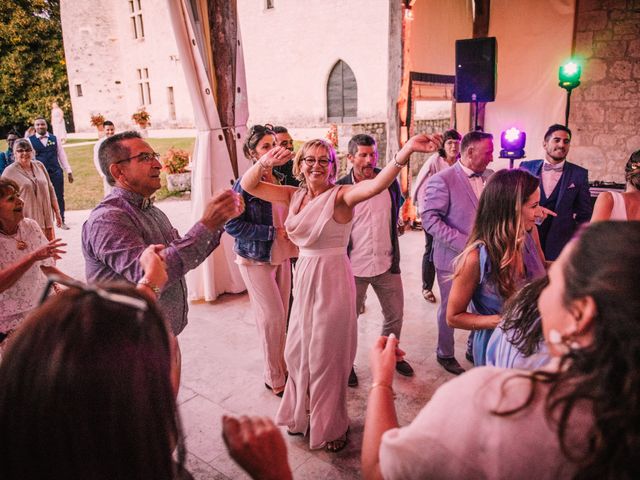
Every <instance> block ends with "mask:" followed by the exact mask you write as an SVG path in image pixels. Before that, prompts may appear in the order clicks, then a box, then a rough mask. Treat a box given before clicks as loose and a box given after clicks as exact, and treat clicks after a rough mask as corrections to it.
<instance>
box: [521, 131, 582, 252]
mask: <svg viewBox="0 0 640 480" xmlns="http://www.w3.org/2000/svg"><path fill="white" fill-rule="evenodd" d="M542 146H543V147H544V150H545V158H544V160H530V161H526V162H522V163H521V164H520V168H522V169H524V170H527V171H528V172H530V173H532V174H533V175H535V176H536V177H538V178H539V179H540V206H541V207H544V208H546V209H548V210H551V211H552V212H555V216H553V215H549V216H547V217H545V220H544V221H543V222H542V224H541V225H538V233H539V234H540V243H541V244H542V250H543V251H544V256H545V258H546V259H547V260H555V259H556V258H558V255H560V252H561V251H562V249H563V248H564V246H565V245H566V244H567V242H569V240H571V237H573V234H574V232H575V231H576V229H577V228H578V226H579V225H580V224H581V223H584V222H588V221H589V220H590V219H591V213H592V206H591V194H590V193H589V178H588V177H589V172H588V171H587V169H586V168H582V167H580V166H578V165H576V164H575V163H571V162H568V161H567V155H568V154H569V147H570V146H571V130H569V128H567V127H565V126H564V125H559V124H555V125H551V126H550V127H549V128H548V129H547V132H546V133H545V135H544V142H543V143H542Z"/></svg>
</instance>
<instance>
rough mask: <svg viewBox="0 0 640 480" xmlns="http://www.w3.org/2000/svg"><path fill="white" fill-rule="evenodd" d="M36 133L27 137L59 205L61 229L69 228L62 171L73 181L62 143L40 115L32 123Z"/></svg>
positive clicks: (70, 181)
mask: <svg viewBox="0 0 640 480" xmlns="http://www.w3.org/2000/svg"><path fill="white" fill-rule="evenodd" d="M33 126H34V128H35V129H36V134H35V135H32V136H30V137H29V141H30V142H31V146H32V147H33V149H34V150H35V152H36V160H38V161H39V162H42V163H43V164H44V167H45V168H46V169H47V173H48V174H49V178H50V179H51V183H52V184H53V189H54V190H55V192H56V198H57V199H58V205H59V206H60V215H61V216H62V227H61V228H62V229H63V230H69V227H67V224H66V223H65V221H64V173H63V169H64V171H65V172H67V179H68V180H69V183H73V174H72V173H71V166H70V165H69V162H68V160H67V154H66V153H65V151H64V148H62V144H61V143H60V142H59V141H58V139H57V138H56V136H55V135H51V134H50V133H49V132H48V131H47V130H48V128H49V127H48V125H47V121H46V120H45V119H44V118H42V117H40V118H37V119H36V120H35V122H34V123H33Z"/></svg>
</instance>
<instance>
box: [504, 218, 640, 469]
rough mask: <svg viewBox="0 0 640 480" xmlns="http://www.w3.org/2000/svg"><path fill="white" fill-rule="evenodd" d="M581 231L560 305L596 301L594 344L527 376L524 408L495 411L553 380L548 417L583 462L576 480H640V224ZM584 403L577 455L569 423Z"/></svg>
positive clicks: (568, 450)
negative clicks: (585, 427) (583, 434)
mask: <svg viewBox="0 0 640 480" xmlns="http://www.w3.org/2000/svg"><path fill="white" fill-rule="evenodd" d="M578 235H579V236H578V238H577V239H575V240H573V250H572V251H571V253H570V256H569V258H568V259H567V262H566V265H565V267H564V272H563V273H564V281H565V291H564V298H563V303H564V304H565V308H566V307H568V306H569V305H570V304H571V303H572V302H573V301H574V300H577V299H581V298H585V297H591V298H592V299H593V301H594V302H595V305H596V308H597V313H596V315H595V318H594V319H593V342H592V343H591V345H589V346H587V347H584V348H579V349H575V348H572V349H570V350H569V352H568V353H567V354H565V355H564V356H563V357H562V358H561V360H560V366H559V367H558V369H557V370H555V371H553V372H550V371H536V372H534V373H533V374H532V375H530V376H528V377H527V378H529V379H530V380H531V390H530V394H529V397H528V399H527V400H526V401H525V403H524V404H523V405H521V406H519V407H518V408H516V409H513V410H511V411H507V412H494V413H496V414H498V415H511V414H513V413H516V412H519V411H521V410H523V409H525V408H526V407H528V406H529V405H530V404H531V402H532V401H533V398H534V397H535V395H536V391H537V385H539V384H548V385H549V393H548V394H547V397H546V400H545V409H546V415H547V419H548V421H550V422H555V423H556V424H557V427H558V437H559V440H560V445H561V446H562V450H563V453H564V454H565V456H567V458H569V459H570V460H572V461H574V462H576V464H577V465H578V471H577V473H576V476H575V478H578V479H596V478H598V479H600V478H611V479H613V478H616V479H618V478H625V479H626V478H640V456H638V450H639V449H640V321H639V320H640V295H638V291H637V288H638V285H640V251H639V250H638V249H637V248H635V247H636V246H637V245H640V222H639V221H629V222H610V221H609V222H597V223H594V224H591V225H589V226H588V227H587V228H584V229H583V230H581V231H580V232H579V234H578ZM629 246H631V248H629ZM512 378H515V377H512ZM508 382H509V380H507V381H506V382H505V383H508ZM504 386H505V385H504V384H503V388H504ZM585 402H587V404H588V405H590V407H591V411H592V412H593V426H592V428H591V430H590V431H589V432H588V437H587V438H586V439H585V440H586V441H585V445H586V446H587V449H586V451H583V452H575V451H573V450H572V449H571V446H570V431H571V425H570V422H569V420H570V418H571V415H572V413H573V412H574V409H576V407H578V406H579V405H584V403H585Z"/></svg>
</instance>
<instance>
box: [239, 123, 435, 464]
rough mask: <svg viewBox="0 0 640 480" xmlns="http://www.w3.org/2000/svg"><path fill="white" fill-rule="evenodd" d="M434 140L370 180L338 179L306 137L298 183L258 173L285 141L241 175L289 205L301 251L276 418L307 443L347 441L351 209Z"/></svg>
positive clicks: (415, 144)
mask: <svg viewBox="0 0 640 480" xmlns="http://www.w3.org/2000/svg"><path fill="white" fill-rule="evenodd" d="M438 146H439V137H430V136H427V135H417V136H415V137H413V138H411V139H409V141H407V143H406V144H405V146H404V147H403V148H402V149H401V150H400V152H398V154H397V155H396V157H395V158H394V159H393V160H392V161H390V162H389V163H388V165H387V166H386V167H385V168H384V169H382V171H381V172H380V173H379V174H378V175H377V176H376V177H375V178H374V179H371V180H364V181H362V182H358V183H357V184H355V185H341V186H336V185H335V179H336V172H337V168H338V167H337V165H336V153H335V151H334V149H333V147H332V146H331V145H329V144H328V143H327V142H326V141H325V140H311V141H308V142H306V143H305V144H304V145H303V146H302V147H301V148H300V150H299V151H298V153H297V155H296V157H295V159H294V162H293V172H294V174H295V175H296V176H297V178H298V180H299V181H300V187H299V188H295V187H290V186H279V185H274V184H272V183H269V182H266V181H264V180H262V177H263V175H264V172H265V171H269V170H270V169H271V168H272V167H274V166H277V165H283V164H285V163H286V162H287V161H289V159H290V158H291V155H292V153H291V151H289V150H288V149H286V148H282V147H276V148H273V149H271V150H269V151H268V152H267V153H266V154H264V155H263V156H262V157H261V158H260V159H259V160H258V161H257V162H256V163H255V164H254V166H253V167H252V168H250V169H249V170H248V171H247V172H246V173H245V175H244V176H243V178H242V181H241V185H242V188H243V189H244V190H245V191H247V192H249V193H250V194H251V195H254V196H256V197H258V198H261V199H263V200H265V201H268V202H272V203H281V204H284V205H287V206H288V208H289V214H288V218H287V221H286V223H285V227H286V231H287V235H288V236H289V238H290V239H291V240H292V241H293V243H295V244H296V245H297V246H298V248H299V252H300V253H299V257H298V261H297V263H296V271H295V275H294V291H295V293H296V295H295V297H294V300H293V306H292V312H291V320H290V324H289V332H288V337H287V344H286V348H285V359H286V363H287V368H288V370H289V378H288V380H287V387H286V389H285V392H284V398H283V401H282V404H281V405H280V409H279V411H278V414H277V416H276V423H278V424H280V425H285V426H286V427H287V428H288V431H289V433H290V434H293V435H306V434H307V433H308V434H309V444H310V446H311V448H312V449H316V448H322V447H324V448H325V449H326V450H327V451H329V452H337V451H339V450H342V449H343V448H344V447H345V446H346V444H347V441H348V437H347V433H348V428H349V417H348V414H347V399H346V389H347V379H348V376H349V372H350V370H351V366H352V365H353V359H354V356H355V353H356V341H357V325H356V317H357V316H356V311H355V283H354V279H353V274H352V272H351V266H350V263H349V258H348V257H347V244H348V242H349V234H350V232H351V220H352V217H353V208H354V207H355V206H356V205H357V204H358V203H360V202H362V201H365V200H367V199H369V198H371V197H373V196H374V195H376V194H378V193H380V192H382V191H383V190H385V189H386V188H388V187H389V185H390V184H391V182H393V181H394V180H395V178H396V176H397V175H398V173H399V172H400V170H401V169H402V168H403V167H404V166H405V165H406V164H407V162H408V160H409V156H410V155H411V153H412V152H414V151H421V152H432V151H435V150H436V149H437V148H438Z"/></svg>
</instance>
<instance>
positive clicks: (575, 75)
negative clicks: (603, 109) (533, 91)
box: [558, 61, 582, 90]
mask: <svg viewBox="0 0 640 480" xmlns="http://www.w3.org/2000/svg"><path fill="white" fill-rule="evenodd" d="M580 75H582V67H581V66H580V64H579V63H576V62H574V61H570V62H567V63H565V64H564V65H562V66H561V67H560V70H559V71H558V78H559V80H560V83H559V84H558V85H560V86H561V87H562V88H564V89H565V90H573V89H574V88H576V87H577V86H578V85H580Z"/></svg>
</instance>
